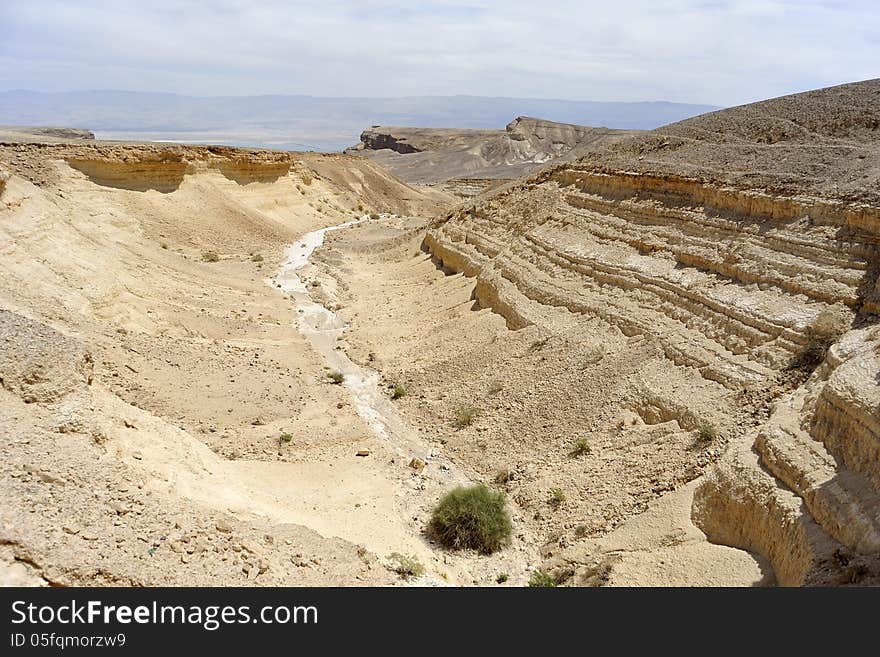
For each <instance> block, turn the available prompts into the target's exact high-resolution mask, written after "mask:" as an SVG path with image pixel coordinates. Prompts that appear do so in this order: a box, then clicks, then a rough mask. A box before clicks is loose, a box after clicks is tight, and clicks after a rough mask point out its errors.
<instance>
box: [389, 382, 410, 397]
mask: <svg viewBox="0 0 880 657" xmlns="http://www.w3.org/2000/svg"><path fill="white" fill-rule="evenodd" d="M401 397H406V388H404V387H403V386H402V385H400V384H399V383H398V384H397V385H395V386H394V389H393V390H392V391H391V399H400V398H401Z"/></svg>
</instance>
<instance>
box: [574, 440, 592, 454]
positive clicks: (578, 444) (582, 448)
mask: <svg viewBox="0 0 880 657" xmlns="http://www.w3.org/2000/svg"><path fill="white" fill-rule="evenodd" d="M589 453H590V441H589V440H587V439H586V438H578V439H577V440H576V441H575V443H574V447H573V448H572V450H571V455H572V456H583V455H584V454H589Z"/></svg>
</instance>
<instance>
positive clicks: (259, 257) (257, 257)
mask: <svg viewBox="0 0 880 657" xmlns="http://www.w3.org/2000/svg"><path fill="white" fill-rule="evenodd" d="M251 262H263V256H262V255H260V254H259V253H255V254H254V255H252V256H251Z"/></svg>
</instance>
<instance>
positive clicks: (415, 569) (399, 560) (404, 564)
mask: <svg viewBox="0 0 880 657" xmlns="http://www.w3.org/2000/svg"><path fill="white" fill-rule="evenodd" d="M388 559H389V560H390V561H391V569H392V570H393V571H394V572H395V573H397V574H398V575H400V576H401V577H403V578H404V579H409V578H410V577H421V576H422V575H424V574H425V567H424V566H423V565H422V563H421V562H420V561H419V558H418V557H417V556H416V555H414V554H400V552H392V553H391V554H390V555H389V556H388Z"/></svg>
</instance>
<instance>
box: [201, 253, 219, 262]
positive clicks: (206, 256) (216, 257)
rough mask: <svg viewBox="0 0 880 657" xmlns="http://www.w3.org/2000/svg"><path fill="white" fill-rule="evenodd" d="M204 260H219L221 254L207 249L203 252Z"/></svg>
mask: <svg viewBox="0 0 880 657" xmlns="http://www.w3.org/2000/svg"><path fill="white" fill-rule="evenodd" d="M202 260H204V261H205V262H217V261H219V260H220V256H219V255H217V252H216V251H205V252H204V253H203V254H202Z"/></svg>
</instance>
